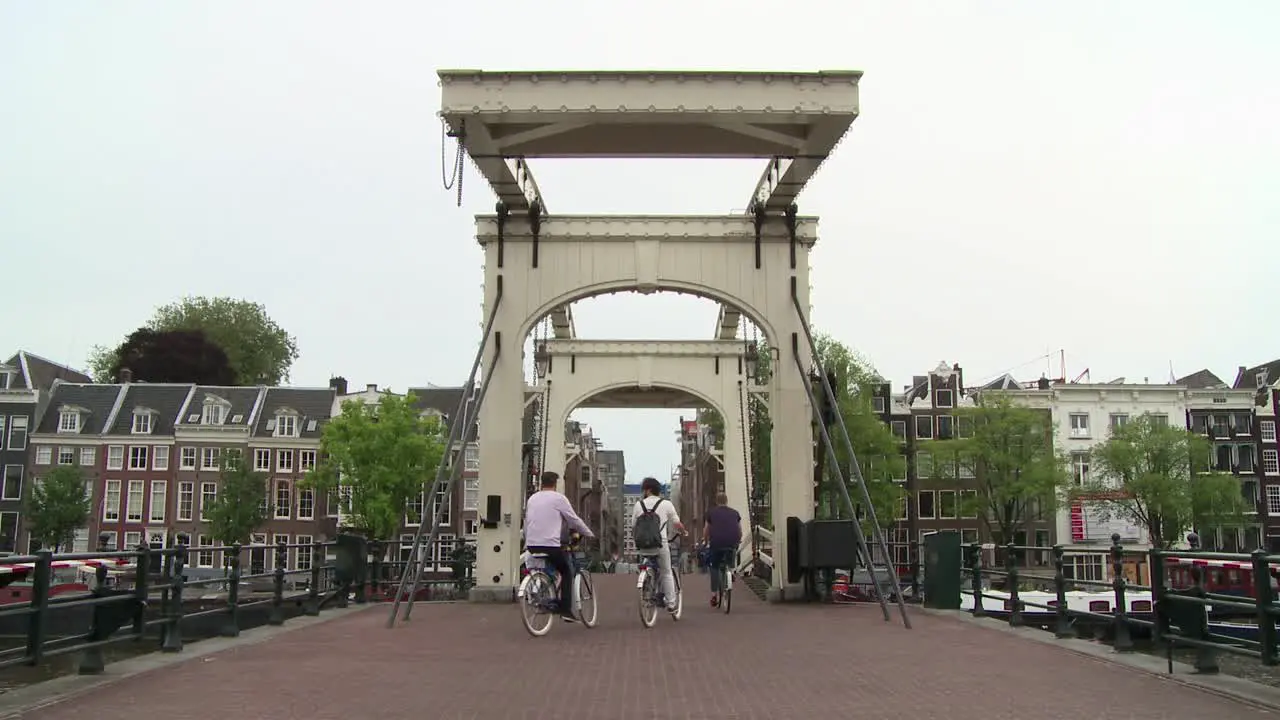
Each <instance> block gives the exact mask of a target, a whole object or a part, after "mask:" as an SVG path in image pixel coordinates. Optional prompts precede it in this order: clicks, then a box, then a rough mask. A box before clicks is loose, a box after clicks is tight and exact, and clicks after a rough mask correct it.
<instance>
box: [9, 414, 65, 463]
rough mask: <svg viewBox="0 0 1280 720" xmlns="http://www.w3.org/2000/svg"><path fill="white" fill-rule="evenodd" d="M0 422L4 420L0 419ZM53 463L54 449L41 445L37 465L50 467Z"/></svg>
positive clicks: (37, 453)
mask: <svg viewBox="0 0 1280 720" xmlns="http://www.w3.org/2000/svg"><path fill="white" fill-rule="evenodd" d="M0 420H4V418H3V417H0ZM52 462H53V448H51V447H49V446H48V445H39V446H37V447H36V464H37V465H49V464H51V463H52Z"/></svg>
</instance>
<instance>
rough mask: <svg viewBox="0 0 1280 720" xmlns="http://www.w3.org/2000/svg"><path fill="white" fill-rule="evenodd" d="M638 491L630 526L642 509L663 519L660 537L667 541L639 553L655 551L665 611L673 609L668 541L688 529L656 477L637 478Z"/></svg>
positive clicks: (661, 520)
mask: <svg viewBox="0 0 1280 720" xmlns="http://www.w3.org/2000/svg"><path fill="white" fill-rule="evenodd" d="M640 491H641V492H642V493H644V495H643V497H641V498H640V500H639V502H637V503H636V504H635V507H634V508H633V509H632V511H631V527H632V528H633V532H634V528H635V524H636V521H637V520H639V519H640V516H641V515H643V514H644V513H645V512H652V513H655V514H656V515H657V516H658V518H659V521H660V522H661V523H662V533H663V538H664V539H665V540H666V541H667V542H663V543H662V545H661V546H660V547H658V548H657V549H656V550H650V551H646V550H638V551H637V552H638V553H639V554H641V555H649V554H652V555H657V556H658V570H659V572H660V573H661V577H660V579H659V582H660V587H661V588H662V597H663V598H664V599H665V600H666V602H667V612H671V613H674V612H675V611H676V605H675V602H676V579H675V576H674V575H672V574H671V545H670V541H671V540H674V539H676V538H677V537H680V536H681V535H684V534H685V533H686V532H687V531H686V530H685V528H684V524H683V523H681V522H680V514H679V513H677V512H676V506H675V503H673V502H671V501H670V500H668V499H666V498H664V497H662V485H661V484H660V483H659V482H658V481H657V479H655V478H651V477H647V478H645V479H644V480H642V481H641V482H640Z"/></svg>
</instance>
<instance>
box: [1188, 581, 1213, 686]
mask: <svg viewBox="0 0 1280 720" xmlns="http://www.w3.org/2000/svg"><path fill="white" fill-rule="evenodd" d="M1204 575H1205V573H1204V568H1203V567H1201V566H1199V565H1196V566H1194V567H1192V568H1191V576H1192V577H1193V578H1194V579H1195V582H1196V589H1195V594H1196V597H1199V598H1201V599H1203V598H1205V597H1206V596H1207V595H1208V594H1209V592H1208V591H1207V590H1206V589H1205V586H1204V584H1205V576H1204ZM1199 611H1200V612H1199V625H1200V627H1199V628H1198V632H1197V633H1196V635H1197V637H1198V639H1200V640H1203V641H1208V640H1209V608H1208V607H1207V606H1205V605H1201V606H1200V607H1199ZM1194 666H1195V669H1196V672H1198V673H1203V674H1205V675H1215V674H1217V672H1218V669H1219V668H1218V651H1217V650H1215V649H1214V648H1211V647H1208V646H1204V645H1200V646H1197V647H1196V660H1195V663H1194Z"/></svg>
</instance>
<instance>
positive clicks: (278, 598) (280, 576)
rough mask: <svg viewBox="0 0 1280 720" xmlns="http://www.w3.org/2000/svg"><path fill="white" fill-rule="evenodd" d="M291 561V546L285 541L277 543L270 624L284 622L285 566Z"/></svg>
mask: <svg viewBox="0 0 1280 720" xmlns="http://www.w3.org/2000/svg"><path fill="white" fill-rule="evenodd" d="M288 562H289V547H288V546H287V545H285V544H284V541H283V540H282V541H280V542H278V543H276V569H275V572H273V573H272V575H273V576H274V577H273V578H272V580H273V581H274V582H272V586H273V587H272V592H271V613H270V614H269V615H267V624H268V625H283V624H284V566H285V565H287V564H288Z"/></svg>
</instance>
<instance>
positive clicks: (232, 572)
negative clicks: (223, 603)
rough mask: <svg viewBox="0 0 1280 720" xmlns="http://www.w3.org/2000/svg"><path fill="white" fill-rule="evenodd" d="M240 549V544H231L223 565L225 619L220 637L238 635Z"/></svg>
mask: <svg viewBox="0 0 1280 720" xmlns="http://www.w3.org/2000/svg"><path fill="white" fill-rule="evenodd" d="M241 551H242V548H241V547H240V543H232V544H231V549H230V550H229V551H227V553H228V554H227V555H226V556H224V557H225V562H224V563H223V564H224V565H226V566H227V617H226V620H224V621H223V623H222V630H221V631H220V632H219V634H220V635H222V637H237V636H239V635H240V577H241V574H242V573H241V569H240V553H241Z"/></svg>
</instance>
